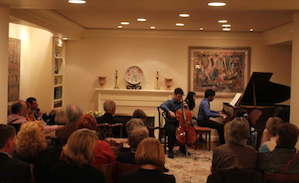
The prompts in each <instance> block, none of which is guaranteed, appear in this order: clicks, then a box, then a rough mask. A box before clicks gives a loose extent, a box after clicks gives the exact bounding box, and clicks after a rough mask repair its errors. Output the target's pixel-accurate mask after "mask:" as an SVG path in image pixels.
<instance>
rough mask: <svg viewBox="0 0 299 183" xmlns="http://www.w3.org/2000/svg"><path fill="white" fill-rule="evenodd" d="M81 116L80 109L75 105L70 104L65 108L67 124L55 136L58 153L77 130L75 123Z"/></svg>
mask: <svg viewBox="0 0 299 183" xmlns="http://www.w3.org/2000/svg"><path fill="white" fill-rule="evenodd" d="M82 115H83V112H82V109H81V107H80V106H79V105H78V104H76V103H71V104H69V105H67V107H66V116H67V118H68V120H69V121H68V123H67V124H66V125H65V126H63V127H61V128H59V129H57V130H56V136H57V138H58V140H59V143H58V144H57V149H58V153H60V152H61V150H62V146H63V145H65V144H66V142H67V139H68V138H69V136H70V135H71V134H72V133H73V132H74V131H75V130H76V129H77V127H76V126H77V121H78V120H79V118H80V117H81V116H82Z"/></svg>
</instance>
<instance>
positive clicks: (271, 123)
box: [259, 117, 283, 153]
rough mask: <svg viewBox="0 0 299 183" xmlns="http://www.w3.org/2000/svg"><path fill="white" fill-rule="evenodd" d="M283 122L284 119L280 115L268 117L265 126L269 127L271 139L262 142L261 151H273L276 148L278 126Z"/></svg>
mask: <svg viewBox="0 0 299 183" xmlns="http://www.w3.org/2000/svg"><path fill="white" fill-rule="evenodd" d="M282 123H283V121H282V120H281V119H280V118H278V117H270V118H268V120H267V123H266V127H265V128H266V129H267V132H268V133H267V134H268V138H269V139H270V140H269V141H266V142H264V143H263V144H262V146H261V148H260V150H259V152H261V153H265V152H269V151H273V150H274V149H275V147H276V133H277V128H278V126H279V125H280V124H282Z"/></svg>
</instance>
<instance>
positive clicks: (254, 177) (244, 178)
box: [207, 169, 263, 183]
mask: <svg viewBox="0 0 299 183" xmlns="http://www.w3.org/2000/svg"><path fill="white" fill-rule="evenodd" d="M240 182H242V183H262V182H263V176H262V174H261V172H259V171H256V170H249V169H248V170H247V169H233V170H217V171H215V172H213V173H212V174H211V175H209V176H208V179H207V183H240Z"/></svg>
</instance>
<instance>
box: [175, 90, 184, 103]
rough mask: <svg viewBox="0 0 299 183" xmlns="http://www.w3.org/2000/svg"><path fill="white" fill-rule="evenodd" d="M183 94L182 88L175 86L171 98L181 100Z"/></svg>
mask: <svg viewBox="0 0 299 183" xmlns="http://www.w3.org/2000/svg"><path fill="white" fill-rule="evenodd" d="M183 95H184V91H183V90H182V88H176V89H175V90H174V93H173V98H174V100H175V101H177V102H180V101H182V98H183Z"/></svg>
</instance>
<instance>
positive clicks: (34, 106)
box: [26, 97, 38, 110]
mask: <svg viewBox="0 0 299 183" xmlns="http://www.w3.org/2000/svg"><path fill="white" fill-rule="evenodd" d="M26 102H29V103H30V105H31V109H33V110H36V109H37V108H38V103H37V100H36V98H34V97H29V98H27V100H26Z"/></svg>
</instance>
